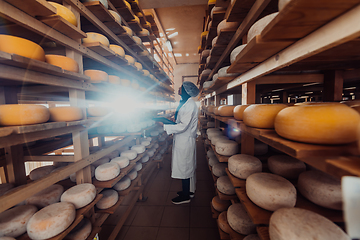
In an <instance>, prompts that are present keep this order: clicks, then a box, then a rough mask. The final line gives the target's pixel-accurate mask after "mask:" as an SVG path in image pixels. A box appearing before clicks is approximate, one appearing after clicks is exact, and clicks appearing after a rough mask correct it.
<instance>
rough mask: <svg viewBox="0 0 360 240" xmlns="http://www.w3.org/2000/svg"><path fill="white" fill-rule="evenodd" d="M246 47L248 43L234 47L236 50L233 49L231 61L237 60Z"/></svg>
mask: <svg viewBox="0 0 360 240" xmlns="http://www.w3.org/2000/svg"><path fill="white" fill-rule="evenodd" d="M245 47H246V44H242V45H240V46H237V47H236V48H234V50H232V52H231V54H230V63H233V62H235V60H236V57H237V56H238V55H239V53H240V52H241V51H242V50H243V49H244V48H245Z"/></svg>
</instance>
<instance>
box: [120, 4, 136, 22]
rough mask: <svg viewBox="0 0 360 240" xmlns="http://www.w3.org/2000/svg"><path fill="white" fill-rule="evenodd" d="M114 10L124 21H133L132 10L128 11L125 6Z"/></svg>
mask: <svg viewBox="0 0 360 240" xmlns="http://www.w3.org/2000/svg"><path fill="white" fill-rule="evenodd" d="M116 10H118V12H119V13H120V16H121V17H122V18H123V19H124V20H125V21H126V22H128V21H131V20H133V19H134V18H135V17H134V13H133V11H132V10H130V9H128V8H127V7H126V6H125V7H122V8H118V7H116Z"/></svg>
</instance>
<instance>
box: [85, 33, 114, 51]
mask: <svg viewBox="0 0 360 240" xmlns="http://www.w3.org/2000/svg"><path fill="white" fill-rule="evenodd" d="M86 35H87V37H86V38H83V39H82V42H83V43H85V44H87V43H89V44H91V43H101V44H102V45H105V46H107V47H109V46H110V42H109V39H107V37H105V36H104V35H102V34H100V33H96V32H87V33H86Z"/></svg>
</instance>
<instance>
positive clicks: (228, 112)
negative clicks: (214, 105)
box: [218, 106, 235, 117]
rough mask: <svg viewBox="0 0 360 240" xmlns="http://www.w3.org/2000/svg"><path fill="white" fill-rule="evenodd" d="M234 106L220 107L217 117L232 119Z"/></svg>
mask: <svg viewBox="0 0 360 240" xmlns="http://www.w3.org/2000/svg"><path fill="white" fill-rule="evenodd" d="M234 108H235V106H221V107H219V109H218V111H219V115H220V116H222V117H232V116H234Z"/></svg>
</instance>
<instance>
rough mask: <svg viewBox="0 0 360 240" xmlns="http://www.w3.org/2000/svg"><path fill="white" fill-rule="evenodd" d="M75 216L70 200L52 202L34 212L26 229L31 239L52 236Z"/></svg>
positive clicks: (66, 226) (70, 222) (67, 224)
mask: <svg viewBox="0 0 360 240" xmlns="http://www.w3.org/2000/svg"><path fill="white" fill-rule="evenodd" d="M75 216H76V211H75V207H74V205H73V204H72V203H70V202H60V203H54V204H51V205H49V206H47V207H44V208H43V209H41V210H40V211H38V212H37V213H35V214H34V215H33V216H32V217H31V218H30V220H29V222H28V224H27V226H26V229H27V234H28V235H29V237H30V238H31V239H48V238H52V237H54V236H56V235H58V234H59V233H61V232H63V231H64V230H65V229H67V228H68V227H69V226H70V225H71V224H72V222H73V221H74V219H75Z"/></svg>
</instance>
